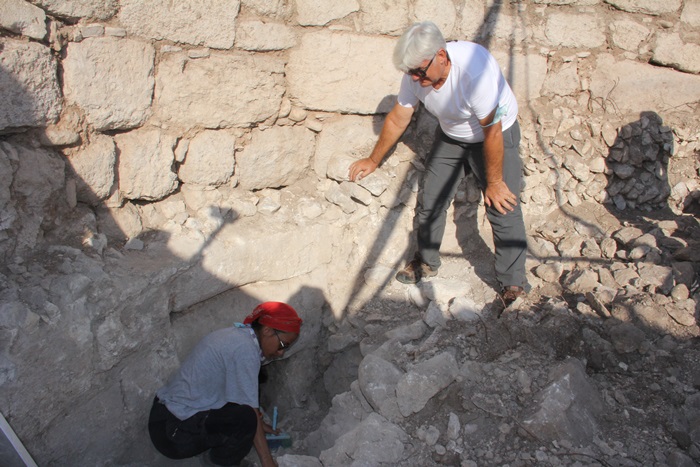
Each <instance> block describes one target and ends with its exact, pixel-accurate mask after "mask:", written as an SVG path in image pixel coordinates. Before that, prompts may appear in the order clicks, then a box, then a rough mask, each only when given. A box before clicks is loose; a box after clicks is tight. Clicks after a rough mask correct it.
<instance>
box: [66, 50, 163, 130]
mask: <svg viewBox="0 0 700 467" xmlns="http://www.w3.org/2000/svg"><path fill="white" fill-rule="evenodd" d="M154 58H155V50H154V49H153V47H152V46H151V45H149V44H146V43H143V42H141V41H135V40H131V39H120V38H115V37H95V38H90V39H85V40H84V41H82V42H72V43H70V44H69V45H68V47H67V48H66V58H65V59H64V60H63V69H64V74H63V78H64V94H65V96H66V100H67V101H68V102H70V103H74V104H76V105H78V106H79V107H81V108H82V109H83V111H84V112H85V115H86V118H87V120H88V122H89V123H91V124H92V125H93V126H94V127H95V128H96V129H97V130H100V131H103V130H121V129H128V128H134V127H137V126H140V125H141V124H142V123H143V122H144V121H146V118H148V116H149V108H150V106H151V96H152V94H153V68H154V64H153V63H154Z"/></svg>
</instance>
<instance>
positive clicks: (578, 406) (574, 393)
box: [522, 358, 603, 445]
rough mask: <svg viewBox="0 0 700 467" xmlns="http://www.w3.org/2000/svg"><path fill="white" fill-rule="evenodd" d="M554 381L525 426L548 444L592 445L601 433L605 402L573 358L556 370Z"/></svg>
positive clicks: (534, 408) (552, 375) (525, 421)
mask: <svg viewBox="0 0 700 467" xmlns="http://www.w3.org/2000/svg"><path fill="white" fill-rule="evenodd" d="M551 378H552V382H551V383H550V385H549V386H547V387H546V388H545V389H543V390H542V391H541V392H540V393H539V394H538V395H537V402H536V405H535V406H534V407H533V408H532V409H531V410H532V412H531V415H528V416H526V417H525V419H524V420H523V422H522V423H523V425H524V426H525V427H527V429H528V430H532V431H533V432H535V433H537V434H538V436H542V437H544V438H545V439H548V440H562V439H566V440H569V441H570V442H573V443H574V444H576V445H578V444H586V443H588V442H590V441H592V440H593V438H594V436H596V435H597V434H598V433H599V431H600V429H599V426H598V419H599V418H600V417H601V416H602V415H603V402H602V400H601V398H600V395H599V394H598V393H597V392H596V390H595V388H594V387H593V385H591V383H590V382H589V380H588V376H587V375H586V370H585V369H584V367H583V365H582V364H581V362H580V361H578V360H576V359H574V358H571V359H569V360H567V361H565V362H564V363H562V364H561V365H559V366H558V367H556V368H555V369H554V370H553V371H552V374H551Z"/></svg>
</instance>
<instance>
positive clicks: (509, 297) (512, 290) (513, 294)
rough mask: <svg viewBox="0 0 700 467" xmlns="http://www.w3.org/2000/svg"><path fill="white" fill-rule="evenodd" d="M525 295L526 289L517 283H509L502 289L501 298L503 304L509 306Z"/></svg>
mask: <svg viewBox="0 0 700 467" xmlns="http://www.w3.org/2000/svg"><path fill="white" fill-rule="evenodd" d="M523 295H525V290H524V289H523V288H522V287H518V286H517V285H509V286H506V287H504V288H503V290H502V291H501V300H503V304H504V305H505V306H506V308H508V306H509V305H510V304H511V303H513V302H514V301H516V300H517V299H518V297H522V296H523Z"/></svg>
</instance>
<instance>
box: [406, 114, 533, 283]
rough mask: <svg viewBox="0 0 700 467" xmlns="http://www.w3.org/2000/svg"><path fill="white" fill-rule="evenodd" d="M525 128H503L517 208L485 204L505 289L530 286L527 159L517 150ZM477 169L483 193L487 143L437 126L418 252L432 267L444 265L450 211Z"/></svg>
mask: <svg viewBox="0 0 700 467" xmlns="http://www.w3.org/2000/svg"><path fill="white" fill-rule="evenodd" d="M519 145H520V126H519V125H518V122H517V121H516V122H515V123H514V124H513V126H511V127H510V128H508V129H507V130H506V131H504V132H503V146H504V155H503V179H504V181H505V182H506V185H508V188H509V189H510V191H511V192H513V194H514V195H515V196H516V198H517V199H518V204H517V206H516V207H515V209H514V210H513V211H511V212H508V213H507V214H501V213H499V212H498V211H497V210H496V209H494V208H493V207H488V206H487V207H486V215H487V218H488V220H489V222H490V223H491V229H492V230H493V242H494V245H495V254H496V264H495V266H496V279H497V280H498V281H499V283H500V285H501V287H506V286H509V285H514V286H519V287H524V286H525V283H526V281H525V258H526V255H527V240H526V236H525V224H524V222H523V213H522V209H521V208H520V188H521V182H522V161H521V160H520V154H519V152H518V146H519ZM468 173H473V174H474V175H475V177H476V180H477V183H478V184H479V188H480V189H481V191H482V193H483V191H484V189H485V188H486V172H485V168H484V157H483V143H463V142H460V141H457V140H454V139H452V138H450V137H448V136H447V135H445V133H443V131H442V130H441V129H440V128H438V130H437V136H436V138H435V142H434V143H433V148H432V150H431V153H430V155H429V157H428V160H427V161H426V169H425V175H424V178H423V190H422V200H421V201H420V203H419V206H418V215H417V219H418V239H417V240H418V252H417V253H418V256H419V259H421V260H422V261H423V262H424V263H426V264H428V265H429V266H430V267H432V268H433V269H436V268H438V267H439V266H440V244H441V243H442V237H443V234H444V233H445V222H446V217H447V209H448V208H449V206H450V203H451V202H452V199H453V198H454V196H455V193H456V191H457V188H458V186H459V183H460V182H461V181H462V179H463V178H464V176H465V175H466V174H468Z"/></svg>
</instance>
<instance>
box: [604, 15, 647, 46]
mask: <svg viewBox="0 0 700 467" xmlns="http://www.w3.org/2000/svg"><path fill="white" fill-rule="evenodd" d="M610 31H611V32H612V36H611V37H612V42H613V44H614V45H616V46H617V47H620V48H623V49H625V50H629V51H630V52H637V51H638V50H639V45H640V44H641V43H642V41H644V40H646V39H647V37H649V33H650V31H649V29H648V28H646V27H644V26H642V25H641V24H639V23H638V22H636V21H632V20H629V19H623V20H620V21H615V22H612V23H610Z"/></svg>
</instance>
